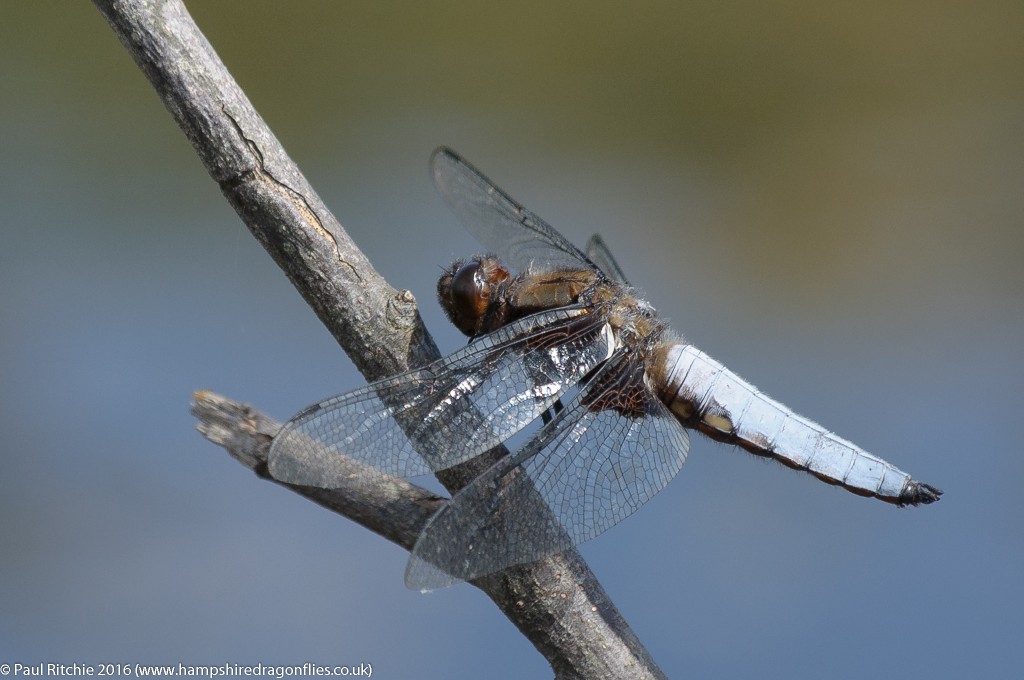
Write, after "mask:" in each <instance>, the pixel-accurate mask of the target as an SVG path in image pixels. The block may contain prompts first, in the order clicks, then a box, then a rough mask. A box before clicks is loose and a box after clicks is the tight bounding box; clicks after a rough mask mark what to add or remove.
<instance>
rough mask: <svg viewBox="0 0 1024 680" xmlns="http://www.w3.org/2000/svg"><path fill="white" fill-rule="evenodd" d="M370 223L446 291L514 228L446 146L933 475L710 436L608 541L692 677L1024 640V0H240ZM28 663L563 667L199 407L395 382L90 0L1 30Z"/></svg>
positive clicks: (225, 38) (316, 161)
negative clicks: (218, 443)
mask: <svg viewBox="0 0 1024 680" xmlns="http://www.w3.org/2000/svg"><path fill="white" fill-rule="evenodd" d="M192 10H193V12H194V14H195V17H196V19H197V21H198V22H199V25H200V27H201V28H202V29H203V30H204V31H205V32H206V34H207V36H208V37H209V39H210V41H211V42H212V44H213V45H214V46H215V48H216V49H217V50H218V51H219V53H220V54H221V56H222V58H223V59H224V60H225V62H226V63H227V65H228V67H229V68H230V69H231V70H232V72H233V74H234V75H235V76H236V78H237V79H238V80H239V82H240V83H241V85H242V87H243V88H245V89H246V91H247V92H248V94H249V96H250V97H251V99H252V100H253V102H254V104H255V106H256V107H257V109H258V110H259V111H260V112H261V114H262V115H263V116H264V117H265V118H266V120H267V121H268V122H269V123H270V125H271V127H272V128H273V129H274V131H275V132H276V134H277V135H278V136H279V137H280V139H281V140H282V141H283V143H284V144H285V146H286V148H287V149H288V150H289V152H290V154H291V155H292V156H293V158H294V159H295V160H296V161H297V162H298V163H299V165H300V166H301V167H302V168H303V170H304V171H305V172H306V173H307V176H308V177H309V178H310V180H311V181H312V183H313V184H314V186H315V187H316V188H317V190H318V191H319V192H320V194H321V196H322V197H323V198H324V200H325V201H326V202H327V204H328V205H329V206H331V208H332V209H333V210H334V211H335V213H336V215H337V216H338V217H339V219H340V220H341V222H342V224H343V225H345V227H346V228H347V229H348V231H349V232H350V234H351V235H352V236H353V238H354V239H355V240H356V241H357V242H358V243H359V245H360V246H361V247H362V248H363V249H364V250H365V252H366V253H367V254H368V255H369V257H370V258H371V260H372V261H373V262H374V263H375V265H376V266H377V267H378V268H379V270H380V271H381V272H382V273H383V274H384V275H385V276H386V277H387V278H388V280H389V281H390V282H391V283H392V284H393V285H395V286H396V287H400V288H408V289H410V290H411V291H412V292H413V293H414V294H416V296H417V297H418V299H419V301H420V303H421V305H422V310H423V314H424V317H425V319H426V322H427V324H428V327H429V328H430V329H431V331H432V332H433V333H434V334H435V338H436V339H437V341H438V343H439V345H440V346H441V347H442V349H443V351H446V352H447V351H451V350H453V349H455V348H456V347H458V346H460V345H461V344H462V342H463V340H462V339H460V338H459V337H458V335H457V333H456V332H455V331H454V330H453V329H451V328H449V327H448V325H447V324H446V323H445V321H444V320H443V318H442V315H441V313H440V311H439V309H438V307H437V305H436V302H435V301H434V300H433V299H432V295H433V293H432V291H433V289H434V282H435V278H436V276H437V275H438V273H439V271H440V270H439V267H440V266H442V265H445V264H446V263H448V262H449V261H450V260H452V259H453V258H455V257H462V256H466V255H469V254H472V253H473V252H474V251H475V250H476V249H477V245H476V244H475V243H474V242H473V241H472V240H471V239H470V237H469V236H468V235H467V234H466V233H465V232H464V231H463V230H462V229H461V227H460V226H459V225H458V224H457V223H456V221H455V219H454V217H453V216H452V215H451V214H450V213H448V212H447V210H446V208H445V207H444V205H443V204H442V202H441V201H440V199H439V198H437V197H436V195H435V194H434V192H433V188H432V186H431V184H430V181H429V178H428V175H427V170H426V163H427V158H428V155H429V153H430V151H431V150H432V149H433V148H434V147H435V146H437V145H438V144H450V145H452V146H453V147H455V148H456V149H458V150H459V151H460V152H461V153H463V154H464V155H466V157H467V158H469V159H470V160H471V161H473V162H474V163H476V164H477V165H479V166H480V167H481V168H482V169H483V170H484V171H485V172H486V173H488V174H489V175H490V176H491V177H492V178H494V179H495V180H496V181H497V182H498V183H499V184H500V185H502V186H503V187H504V188H505V189H507V190H508V191H509V192H510V193H511V194H512V195H513V196H515V197H517V198H518V199H520V200H521V201H523V202H524V203H525V204H526V205H527V206H529V207H531V208H532V209H534V210H535V211H537V212H538V213H539V214H540V215H542V216H544V217H545V218H546V219H548V220H549V221H550V222H551V223H552V224H554V225H555V226H556V227H557V228H559V229H561V230H562V231H563V232H564V233H565V234H566V235H567V236H569V237H570V238H572V239H573V240H575V241H576V242H578V243H582V242H583V241H584V240H585V239H586V237H587V236H588V235H589V234H590V233H591V232H594V231H598V232H601V233H602V234H603V235H604V236H605V238H606V240H607V241H608V243H609V244H610V246H611V247H612V248H613V250H614V252H615V253H616V255H617V256H618V258H619V260H620V262H621V264H622V266H623V267H624V269H625V270H626V272H627V273H628V274H629V275H630V277H631V278H632V279H633V280H634V281H635V282H636V283H637V284H638V285H639V286H640V287H641V288H643V289H644V290H645V291H646V292H647V294H648V298H649V299H650V301H651V302H652V303H653V304H654V305H655V306H656V307H657V308H658V310H659V311H660V312H661V314H662V315H663V316H665V317H667V318H669V319H671V321H672V323H673V326H674V327H675V328H676V329H677V330H678V331H680V332H681V333H684V334H685V335H686V336H687V337H688V339H690V340H691V341H693V342H694V343H695V344H697V345H698V346H699V347H701V348H703V349H705V350H706V351H708V352H709V353H710V354H712V355H713V356H715V357H716V358H718V359H720V360H722V361H723V362H724V363H726V365H728V366H730V367H731V368H732V369H734V370H735V371H737V372H738V373H739V374H741V375H743V376H744V377H746V378H747V379H748V380H750V381H751V382H753V383H754V384H756V385H758V386H760V387H762V388H763V389H765V391H767V392H768V393H769V394H771V395H772V396H774V397H776V398H778V399H780V400H781V401H783V402H784V403H786V404H788V405H789V406H791V407H792V408H794V409H795V410H797V411H798V412H800V413H803V414H804V415H807V416H808V417H810V418H812V419H814V420H817V421H818V422H821V423H823V424H825V425H826V426H828V427H830V428H832V429H834V430H835V431H837V432H838V433H839V434H840V435H841V436H843V437H846V438H849V439H851V440H852V441H854V442H856V443H858V444H860V445H861V446H863V447H865V448H866V449H868V450H870V451H872V452H875V453H877V454H879V455H881V456H883V457H885V458H887V459H889V460H890V461H892V462H893V463H895V464H896V465H898V466H899V467H901V468H903V469H905V470H907V471H909V472H911V473H912V474H914V475H915V476H916V477H918V478H919V479H922V480H923V481H926V482H929V483H933V484H935V485H938V486H940V487H943V488H944V489H945V490H946V492H947V493H946V496H945V498H944V499H943V500H942V502H941V503H939V504H938V505H935V506H931V507H927V508H918V509H911V510H897V509H894V508H892V507H890V506H888V505H885V504H882V503H878V502H875V501H870V500H866V499H863V498H858V497H856V496H853V495H851V494H848V493H846V492H843V491H841V490H838V489H834V488H831V487H827V486H825V485H823V484H820V483H818V482H817V481H815V480H814V479H813V478H810V477H809V476H807V475H801V474H797V473H794V472H792V471H789V470H786V469H784V468H782V467H781V466H778V465H775V464H768V463H763V462H761V461H759V460H755V459H753V458H752V457H751V456H749V455H747V454H745V453H743V452H741V451H738V450H731V449H730V448H728V447H724V446H721V445H717V444H714V443H712V442H710V441H708V440H706V439H702V438H699V437H695V438H694V445H693V447H692V452H691V455H690V459H689V461H688V463H687V465H686V468H685V469H684V471H683V472H682V474H681V475H680V476H679V478H678V479H677V480H676V481H675V482H674V483H673V484H671V485H670V486H669V488H668V489H667V490H666V491H665V492H664V493H662V494H661V495H660V496H659V497H658V498H656V499H655V500H654V501H653V502H651V503H650V504H649V506H648V507H646V508H645V509H644V510H643V511H642V512H640V513H639V514H638V515H636V516H635V517H633V518H631V519H629V520H628V521H626V522H624V523H623V524H622V525H620V526H619V527H616V528H615V529H614V530H612V531H611V532H609V533H608V534H606V535H604V536H602V537H601V538H600V539H598V540H597V541H594V542H593V543H591V544H588V545H586V546H584V555H585V556H586V557H587V559H588V561H589V563H590V565H591V566H592V568H593V569H594V571H595V572H596V573H597V575H598V576H599V578H600V579H601V581H602V583H603V584H604V586H605V587H606V588H607V590H608V592H609V594H610V595H611V596H612V598H613V600H614V601H615V603H616V604H617V605H618V607H619V608H620V609H621V611H622V613H623V614H624V615H625V617H626V618H627V620H628V621H629V622H630V623H631V625H632V626H633V628H634V629H635V631H636V632H637V634H638V635H639V637H640V639H641V640H643V642H644V643H645V644H646V645H647V647H648V649H649V650H650V651H651V653H652V655H653V656H654V658H655V659H656V660H657V661H658V663H659V664H660V665H661V667H662V668H663V669H664V670H665V671H666V672H667V673H668V674H669V675H670V676H690V677H723V678H724V677H786V678H820V677H822V676H824V675H827V676H828V677H830V678H854V677H864V676H865V675H870V676H874V675H885V676H889V675H897V674H899V675H915V676H916V675H920V676H922V677H933V678H960V677H982V676H986V675H996V676H1006V675H1008V674H1011V673H1013V672H1015V671H1018V670H1019V668H1021V666H1022V665H1024V648H1022V646H1021V644H1020V640H1021V633H1022V632H1024V613H1022V612H1024V607H1022V606H1021V605H1022V594H1024V588H1022V584H1024V579H1022V577H1021V574H1022V573H1024V532H1022V531H1021V525H1022V522H1021V520H1022V518H1024V500H1022V495H1021V493H1020V492H1019V487H1020V484H1021V479H1022V472H1024V462H1022V461H1024V457H1022V456H1021V436H1020V427H1019V425H1020V421H1021V414H1020V411H1021V406H1022V404H1024V399H1022V397H1021V393H1022V387H1024V362H1022V360H1021V352H1020V347H1021V338H1022V330H1024V304H1022V303H1024V295H1022V292H1024V267H1022V264H1021V260H1022V254H1024V243H1022V238H1021V223H1022V216H1024V198H1022V196H1024V191H1022V190H1021V187H1022V186H1024V164H1022V163H1021V158H1022V156H1024V142H1022V140H1024V134H1022V132H1024V131H1022V121H1024V87H1022V81H1021V80H1020V78H1019V76H1020V72H1019V71H1020V64H1021V63H1024V41H1021V40H1020V35H1021V34H1022V29H1024V22H1022V19H1024V5H1022V4H1021V3H1019V2H981V3H974V4H971V5H970V6H967V5H965V6H964V7H958V6H955V5H950V4H942V5H939V6H936V5H934V4H932V3H924V2H896V3H869V4H867V5H864V4H856V5H851V6H849V7H838V6H837V7H824V6H821V5H820V3H816V2H795V3H785V4H772V5H765V4H762V3H754V2H739V3H728V4H724V3H703V4H692V3H691V4H688V5H687V6H685V7H681V6H679V5H677V3H648V4H644V5H640V6H634V5H631V6H630V7H629V8H628V9H627V8H626V6H625V5H622V6H620V5H618V4H617V3H608V4H599V3H580V4H572V5H568V4H563V5H558V6H557V7H551V6H549V4H548V3H536V4H531V3H516V2H508V3H502V4H501V6H500V7H497V6H484V5H482V4H479V3H470V2H466V3H446V4H443V5H439V4H433V3H408V4H402V3H376V2H352V3H338V4H327V3H320V4H297V3H278V2H245V3H206V4H204V5H202V6H200V5H199V4H198V3H196V6H195V7H192ZM0 51H2V53H3V54H2V56H3V69H2V71H0V173H2V176H0V206H2V215H3V227H2V232H0V233H2V234H3V245H2V247H0V324H2V330H0V406H2V408H0V431H2V432H3V444H2V446H0V461H2V463H3V471H2V473H0V546H2V547H0V662H8V663H13V662H16V661H17V662H22V663H36V662H39V661H63V662H74V661H77V662H88V663H99V662H111V663H118V662H130V663H135V662H139V663H177V662H179V661H180V662H184V663H193V664H201V663H207V664H216V663H223V662H233V663H247V664H252V663H258V662H262V663H265V664H288V663H303V662H306V661H312V662H316V663H322V664H328V665H333V664H359V663H362V662H369V663H372V664H373V667H374V671H375V673H374V675H375V677H382V678H411V677H417V678H449V677H482V676H483V675H484V674H486V675H487V677H493V678H521V677H546V676H548V675H549V674H550V669H548V668H547V666H546V664H545V662H544V660H543V659H542V657H541V656H540V655H539V654H538V653H537V652H536V651H535V650H533V648H532V647H531V646H530V645H529V643H528V642H526V641H525V640H524V639H523V638H522V637H521V636H520V635H519V634H518V633H517V631H516V630H515V629H514V628H513V627H512V626H511V624H509V622H508V621H507V620H505V619H504V618H503V617H502V616H501V614H500V613H499V612H498V611H497V610H496V609H495V607H494V606H493V605H492V604H491V603H490V601H489V600H487V599H486V597H484V596H483V595H482V594H480V593H479V592H478V591H476V590H475V589H473V588H472V587H469V586H465V585H463V586H458V587H455V588H452V589H448V590H445V591H440V592H437V593H433V594H431V595H420V594H417V593H414V592H411V591H407V590H406V589H405V588H404V587H403V585H402V570H403V567H404V563H405V558H406V555H405V553H404V552H403V551H402V550H400V549H399V548H397V547H395V546H393V545H391V544H389V543H387V542H386V541H384V540H382V539H380V538H378V537H377V536H375V535H373V534H371V533H369V532H368V531H366V530H365V529H363V528H361V527H359V526H357V525H355V524H353V523H351V522H349V521H347V520H344V519H342V518H340V517H338V516H336V515H333V514H330V513H328V512H325V511H323V510H321V509H320V508H318V507H316V506H314V505H313V504H311V503H309V502H307V501H305V500H303V499H302V498H300V497H298V496H296V495H294V494H291V493H288V492H287V491H285V490H282V489H281V488H278V487H276V486H274V485H272V484H268V483H265V482H263V481H260V480H258V479H257V478H255V477H254V476H252V475H251V474H248V473H246V472H245V471H244V470H243V469H241V468H240V467H239V466H238V465H237V463H235V462H234V461H232V460H231V459H230V458H229V457H228V456H227V455H226V454H225V453H224V451H223V450H222V449H220V448H217V447H215V446H213V445H212V444H209V443H208V442H206V441H205V440H203V439H202V438H201V437H200V436H199V435H198V434H197V433H196V432H195V431H194V429H193V426H194V422H193V419H192V418H191V417H190V415H189V413H188V404H189V399H190V394H191V392H192V391H193V390H196V389H199V388H204V387H207V388H211V389H214V390H216V391H218V392H221V393H224V394H226V395H229V396H231V397H234V398H237V399H242V400H245V401H249V402H251V403H253V404H255V405H257V406H258V407H259V408H261V409H263V410H265V411H266V412H268V413H270V414H272V415H274V416H276V417H278V418H282V419H283V418H285V417H287V416H289V415H290V414H291V413H293V412H295V411H297V410H298V409H299V408H301V407H302V406H304V405H306V404H307V403H309V402H311V401H313V400H316V399H319V398H322V397H324V396H327V395H329V394H332V393H336V392H341V391H344V390H347V389H350V388H352V387H354V386H356V385H359V384H360V383H361V382H362V379H361V378H360V377H359V375H358V374H357V373H356V372H355V371H354V369H353V368H352V366H351V363H350V362H349V361H348V359H347V358H346V357H345V356H344V354H343V353H342V352H341V351H340V350H339V349H338V348H337V346H336V345H335V344H334V343H333V341H332V340H331V338H330V337H329V336H328V334H327V333H326V331H324V329H323V328H322V327H321V326H320V325H319V324H318V322H317V320H316V319H315V317H314V316H313V314H312V313H311V312H310V311H309V310H308V309H307V308H306V307H305V306H304V304H303V303H302V301H301V300H300V298H299V297H298V295H297V294H296V293H295V292H294V291H293V290H292V289H291V287H290V286H289V284H288V282H287V281H286V279H285V277H284V276H283V275H282V274H281V273H280V272H279V271H278V270H277V269H276V268H275V266H274V265H273V263H272V262H271V261H270V259H269V258H268V257H266V255H265V254H264V253H263V252H262V250H261V249H260V248H259V246H258V245H257V244H256V243H255V242H254V240H253V239H252V238H251V237H250V236H249V235H248V233H247V232H246V230H245V228H244V227H243V225H242V224H241V222H240V221H239V219H238V218H237V217H236V216H235V215H234V213H233V212H232V211H231V210H230V208H229V207H228V205H227V204H226V202H225V201H224V200H223V198H222V197H221V195H220V194H219V192H218V190H217V187H216V186H215V185H214V183H213V182H212V181H211V180H210V179H209V178H208V176H207V175H206V173H205V171H204V170H203V168H202V166H201V165H200V163H199V161H198V160H197V159H196V157H195V156H194V154H193V152H192V150H191V147H190V146H189V144H188V142H187V141H186V140H185V138H184V136H183V135H182V134H181V133H180V132H179V131H178V130H177V128H176V127H175V126H174V124H173V122H172V120H171V118H170V116H169V114H167V112H166V111H164V109H163V108H162V105H161V103H160V102H159V100H158V99H157V97H156V95H155V94H154V93H153V91H152V90H151V88H150V87H149V85H148V83H147V82H146V81H145V80H144V78H143V77H142V75H141V74H140V73H139V72H138V70H137V69H136V67H135V66H134V64H133V63H132V62H131V60H130V59H129V57H128V56H127V54H126V53H125V52H124V51H123V50H122V48H121V47H120V44H119V43H118V42H117V40H116V39H115V37H114V35H113V33H112V32H111V31H110V30H109V28H108V27H107V26H106V25H105V23H104V22H103V20H102V18H101V17H100V15H99V13H98V12H97V11H96V10H95V9H94V8H93V7H92V6H91V5H90V4H88V3H74V4H72V3H18V4H11V5H9V6H7V7H5V20H4V22H3V23H2V24H0Z"/></svg>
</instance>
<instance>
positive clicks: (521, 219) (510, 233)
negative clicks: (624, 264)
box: [430, 147, 594, 272]
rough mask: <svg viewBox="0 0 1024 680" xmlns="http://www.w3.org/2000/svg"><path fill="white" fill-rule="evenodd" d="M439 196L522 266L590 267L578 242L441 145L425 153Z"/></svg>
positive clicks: (486, 240) (513, 263)
mask: <svg viewBox="0 0 1024 680" xmlns="http://www.w3.org/2000/svg"><path fill="white" fill-rule="evenodd" d="M430 172H431V175H432V176H433V178H434V185H435V186H436V187H437V190H438V192H439V193H440V194H441V197H442V198H444V200H445V202H446V203H448V205H449V206H450V207H451V209H452V210H453V211H454V212H455V214H456V215H458V217H459V219H460V220H461V221H462V223H463V224H464V225H465V226H466V228H467V229H469V231H470V232H472V234H473V235H474V236H476V238H477V240H479V241H480V243H482V244H483V245H484V247H486V248H487V249H488V250H490V251H492V252H494V253H495V254H496V255H498V257H499V258H500V259H501V260H503V261H504V262H505V263H506V264H509V265H511V266H513V267H515V268H516V269H517V270H519V271H521V272H525V271H527V270H531V271H554V270H559V269H580V268H583V269H593V268H594V265H593V264H592V263H591V262H590V260H588V259H587V257H586V255H584V254H583V253H582V252H581V251H580V249H579V248H577V247H576V246H574V245H573V244H572V243H571V242H570V241H569V240H568V239H566V238H565V237H564V236H562V235H561V234H560V233H558V232H557V231H555V230H554V229H553V228H552V227H551V226H550V225H548V223H547V222H545V221H544V220H543V219H541V218H540V217H539V216H537V215H536V214H535V213H533V212H531V211H530V210H527V209H526V208H525V207H523V206H522V205H521V204H520V203H518V202H517V201H516V200H515V199H513V198H512V197H511V196H509V195H508V194H506V193H505V192H504V191H502V190H501V189H499V188H498V187H497V186H495V184H494V183H493V182H492V181H491V180H489V179H487V177H485V176H484V175H483V174H482V173H481V172H480V171H479V170H477V169H476V168H474V167H473V166H472V165H470V164H469V163H468V162H466V161H465V160H464V159H463V158H462V157H461V156H459V155H458V154H457V153H455V152H454V151H452V150H451V149H448V148H446V147H441V148H439V149H437V150H435V151H434V154H433V155H432V156H431V157H430Z"/></svg>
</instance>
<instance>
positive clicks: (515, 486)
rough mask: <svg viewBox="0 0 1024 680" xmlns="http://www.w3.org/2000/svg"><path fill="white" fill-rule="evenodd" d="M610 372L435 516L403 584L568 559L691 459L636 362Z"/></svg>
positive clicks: (439, 583) (442, 581) (618, 364)
mask: <svg viewBox="0 0 1024 680" xmlns="http://www.w3.org/2000/svg"><path fill="white" fill-rule="evenodd" d="M609 363H610V364H614V365H612V366H608V367H606V368H605V369H602V370H601V371H600V372H599V373H598V374H597V376H595V378H593V379H592V380H591V381H590V384H589V385H588V386H587V388H585V389H584V390H583V391H582V392H581V393H580V394H578V395H577V396H576V397H575V398H574V399H573V401H572V402H571V403H570V404H569V405H568V407H567V408H566V409H564V410H562V411H561V412H560V413H559V414H558V415H557V416H556V417H555V418H554V419H553V420H552V421H551V422H550V423H548V424H547V425H546V426H545V427H544V428H543V429H542V430H541V431H540V432H539V433H538V434H537V436H536V437H534V439H532V440H531V441H530V442H528V443H527V444H526V445H525V446H524V447H523V448H522V449H520V450H519V451H517V452H515V453H513V454H511V455H509V456H507V457H506V458H504V459H502V460H500V461H499V462H497V463H496V464H495V465H493V466H492V467H491V468H490V469H488V470H487V471H486V472H484V473H483V474H482V475H480V476H479V477H477V478H476V479H474V480H473V482H472V483H471V484H469V485H468V486H466V487H465V488H464V489H463V490H462V491H460V492H459V493H458V494H456V495H455V497H454V498H453V499H452V500H451V502H449V503H448V504H447V505H446V506H445V507H443V508H442V509H441V510H439V511H438V512H437V513H436V514H435V515H434V516H433V517H431V519H430V521H429V522H428V524H427V526H426V527H425V528H424V530H423V532H422V533H421V534H420V537H419V540H418V541H417V543H416V546H415V548H414V549H413V554H412V557H411V558H410V560H409V565H408V567H407V569H406V585H408V586H409V587H410V588H416V589H421V590H431V589H434V588H440V587H444V586H447V585H451V584H453V583H457V582H459V581H463V580H468V579H473V578H477V577H479V576H484V575H486V574H490V573H494V572H497V571H500V570H502V569H505V568H506V567H509V566H511V565H515V564H523V563H527V562H533V561H535V560H538V559H540V558H542V557H545V556H547V555H551V554H553V553H556V552H559V551H561V550H565V549H566V548H568V547H570V546H573V545H576V544H579V543H582V542H583V541H587V540H589V539H591V538H593V537H595V536H597V535H598V534H600V533H602V532H603V531H606V530H607V529H609V528H610V527H612V526H614V525H615V524H617V523H618V522H620V521H622V520H623V519H624V518H626V517H628V516H629V515H631V514H632V513H633V512H635V511H636V510H637V509H638V508H639V507H640V506H642V505H643V504H644V503H646V502H647V501H648V500H650V499H651V498H652V497H653V496H654V495H655V494H657V493H658V492H659V491H660V490H661V489H663V488H664V487H665V486H666V485H667V484H668V483H669V481H671V479H672V478H673V477H674V476H675V475H676V473H678V472H679V469H680V468H681V467H682V465H683V462H684V461H685V460H686V452H687V450H688V448H689V438H688V436H687V433H686V430H684V429H683V428H682V426H681V425H680V424H679V422H678V421H677V420H676V419H675V418H674V417H673V416H672V414H671V413H670V412H669V411H668V409H667V408H666V407H665V406H664V404H662V403H661V402H660V401H659V400H658V399H657V397H656V396H655V395H654V394H653V393H651V391H650V390H649V389H648V388H647V387H646V386H645V385H644V383H643V380H642V378H638V376H637V372H636V370H635V369H636V368H637V366H635V365H634V364H633V363H632V362H631V361H630V360H629V359H625V360H615V359H613V360H612V361H611V362H609Z"/></svg>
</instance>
